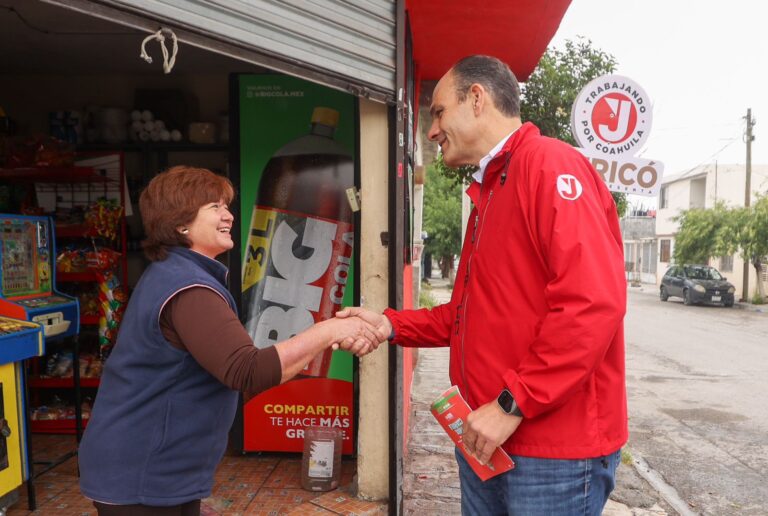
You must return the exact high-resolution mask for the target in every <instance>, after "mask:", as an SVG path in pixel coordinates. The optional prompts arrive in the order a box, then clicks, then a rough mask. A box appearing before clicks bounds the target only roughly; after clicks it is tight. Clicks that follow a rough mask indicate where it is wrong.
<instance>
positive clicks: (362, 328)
mask: <svg viewBox="0 0 768 516" xmlns="http://www.w3.org/2000/svg"><path fill="white" fill-rule="evenodd" d="M321 324H323V325H326V326H327V327H328V329H329V330H330V331H331V332H332V334H333V341H332V347H333V349H343V350H345V351H349V352H350V353H353V354H355V355H357V356H358V357H361V356H363V355H367V354H368V353H370V352H371V351H374V350H375V349H376V348H378V346H379V342H382V341H384V340H386V336H383V334H382V333H381V332H380V330H379V329H378V328H377V327H376V326H374V325H372V324H370V323H368V322H366V321H365V320H364V319H361V318H359V317H346V318H334V319H328V320H327V321H323V322H322V323H321Z"/></svg>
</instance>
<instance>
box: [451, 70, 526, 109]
mask: <svg viewBox="0 0 768 516" xmlns="http://www.w3.org/2000/svg"><path fill="white" fill-rule="evenodd" d="M451 71H452V72H453V80H454V81H455V85H456V95H457V96H458V99H459V102H460V103H461V102H464V101H465V100H467V94H468V93H469V88H470V87H471V86H472V85H473V84H475V83H478V84H482V85H483V88H485V89H486V91H488V93H489V95H490V96H491V99H492V100H493V104H494V105H495V106H496V109H498V110H499V111H501V112H502V113H503V114H504V115H506V116H520V85H519V84H518V83H517V78H516V77H515V74H514V73H512V70H510V69H509V66H507V65H506V63H504V62H502V61H500V60H499V59H497V58H495V57H491V56H482V55H474V56H468V57H465V58H463V59H461V60H460V61H459V62H457V63H456V64H455V65H453V67H452V68H451Z"/></svg>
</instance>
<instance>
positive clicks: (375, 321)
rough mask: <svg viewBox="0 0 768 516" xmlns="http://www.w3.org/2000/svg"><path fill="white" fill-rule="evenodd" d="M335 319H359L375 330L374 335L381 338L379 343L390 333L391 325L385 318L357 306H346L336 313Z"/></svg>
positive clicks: (382, 315)
mask: <svg viewBox="0 0 768 516" xmlns="http://www.w3.org/2000/svg"><path fill="white" fill-rule="evenodd" d="M336 317H337V318H340V319H346V318H348V317H359V318H360V319H362V320H364V321H365V322H367V323H368V324H370V325H371V326H374V327H375V328H376V333H377V335H378V336H379V337H380V338H381V340H380V341H379V342H383V341H385V340H387V339H388V338H389V335H390V334H391V333H392V323H391V322H389V319H387V316H386V315H384V314H381V313H378V312H374V311H373V310H368V309H366V308H362V307H359V306H348V307H347V308H345V309H343V310H339V311H338V312H336Z"/></svg>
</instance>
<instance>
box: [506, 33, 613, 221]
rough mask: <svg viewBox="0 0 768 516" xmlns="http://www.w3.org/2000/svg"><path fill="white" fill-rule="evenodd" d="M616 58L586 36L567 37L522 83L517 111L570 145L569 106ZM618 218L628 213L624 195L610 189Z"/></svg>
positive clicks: (544, 131) (571, 138)
mask: <svg viewBox="0 0 768 516" xmlns="http://www.w3.org/2000/svg"><path fill="white" fill-rule="evenodd" d="M615 70H616V58H614V57H613V56H612V55H611V54H608V53H606V52H603V51H602V50H598V49H595V48H593V47H592V42H591V41H590V40H588V39H584V38H577V40H576V41H572V40H567V41H566V42H565V49H563V50H558V49H556V48H550V49H548V50H547V51H546V52H545V53H544V56H542V58H541V61H539V65H538V66H537V67H536V69H535V70H534V71H533V73H532V74H531V76H530V77H529V78H528V81H527V82H526V83H525V84H524V85H523V93H522V102H521V105H520V114H521V116H522V119H523V120H529V121H531V122H533V123H534V124H536V126H537V127H538V128H539V129H540V130H541V134H543V135H545V136H551V137H552V138H557V139H558V140H562V141H564V142H567V143H570V144H571V145H575V144H576V140H575V139H574V138H573V134H572V133H571V108H572V107H573V103H574V102H575V101H576V96H577V95H578V94H579V92H580V91H581V89H582V88H583V87H584V86H586V85H587V83H589V81H591V80H592V79H596V78H597V77H600V76H601V75H605V74H609V73H613V72H614V71H615ZM612 194H613V200H614V201H615V202H616V211H617V213H618V216H619V217H623V216H624V214H625V213H626V212H627V207H628V203H627V196H626V195H625V194H623V193H618V192H612Z"/></svg>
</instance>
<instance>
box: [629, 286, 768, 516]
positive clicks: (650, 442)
mask: <svg viewBox="0 0 768 516" xmlns="http://www.w3.org/2000/svg"><path fill="white" fill-rule="evenodd" d="M645 290H646V292H640V291H638V290H635V289H630V292H629V302H628V313H627V317H626V326H625V328H626V337H627V388H628V393H629V413H630V431H631V436H630V449H631V450H632V451H633V453H636V454H639V455H641V456H642V457H643V458H644V459H645V460H646V461H647V463H648V464H649V465H650V466H651V467H652V468H653V469H655V470H656V471H658V472H659V473H660V474H661V475H662V476H663V478H664V479H665V480H666V481H667V483H669V484H670V485H672V487H674V488H675V489H676V490H677V491H678V493H679V494H680V496H681V497H682V498H683V500H685V501H686V502H687V503H688V504H689V506H690V508H691V510H692V511H694V512H697V513H702V514H762V515H764V514H768V482H766V477H767V476H768V401H767V400H766V397H767V396H768V313H758V312H753V311H748V310H739V309H726V308H720V307H704V306H684V305H683V304H682V302H680V301H677V300H670V301H669V302H667V303H662V302H660V301H659V300H658V297H657V296H656V295H655V292H654V291H653V290H652V289H650V288H648V287H646V288H645Z"/></svg>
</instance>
